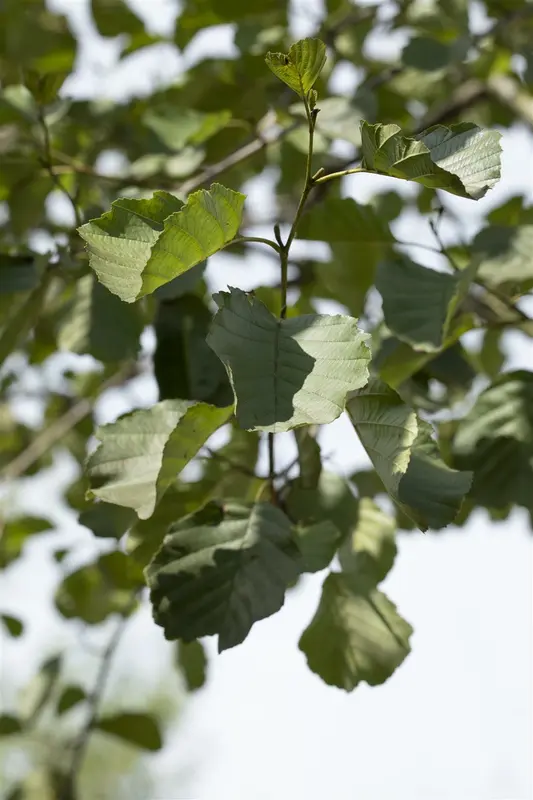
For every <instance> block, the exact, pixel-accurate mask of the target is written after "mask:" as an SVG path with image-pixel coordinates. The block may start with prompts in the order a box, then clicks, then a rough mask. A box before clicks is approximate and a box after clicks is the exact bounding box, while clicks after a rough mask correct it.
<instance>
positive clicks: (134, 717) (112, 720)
mask: <svg viewBox="0 0 533 800" xmlns="http://www.w3.org/2000/svg"><path fill="white" fill-rule="evenodd" d="M94 727H95V729H96V730H99V731H103V732H104V733H110V734H111V735H112V736H116V737H117V738H119V739H122V740H123V741H125V742H128V744H133V745H135V747H140V748H141V749H142V750H150V751H156V750H161V747H162V746H163V741H162V738H161V731H160V730H159V723H158V722H157V720H155V719H154V718H153V717H152V716H150V715H148V714H134V713H131V712H124V713H122V714H113V715H109V716H105V717H100V719H98V720H96V722H95V725H94Z"/></svg>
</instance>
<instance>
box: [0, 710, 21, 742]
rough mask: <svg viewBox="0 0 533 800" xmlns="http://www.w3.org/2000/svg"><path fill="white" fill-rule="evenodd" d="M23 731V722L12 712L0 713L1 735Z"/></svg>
mask: <svg viewBox="0 0 533 800" xmlns="http://www.w3.org/2000/svg"><path fill="white" fill-rule="evenodd" d="M21 732H22V724H21V722H20V720H19V719H18V718H17V717H14V716H13V715H12V714H0V737H2V736H11V735H13V734H14V733H21Z"/></svg>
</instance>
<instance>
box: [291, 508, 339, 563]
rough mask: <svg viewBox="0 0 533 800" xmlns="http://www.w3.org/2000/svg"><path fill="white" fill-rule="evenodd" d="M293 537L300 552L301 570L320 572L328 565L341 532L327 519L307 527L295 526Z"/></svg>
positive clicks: (335, 549) (337, 544)
mask: <svg viewBox="0 0 533 800" xmlns="http://www.w3.org/2000/svg"><path fill="white" fill-rule="evenodd" d="M295 539H296V544H297V545H298V549H299V550H300V553H301V554H302V561H303V569H302V571H303V572H320V570H322V569H326V568H327V567H329V565H330V563H331V560H332V558H333V556H334V555H335V553H336V552H337V547H338V546H339V544H340V541H341V539H342V533H341V532H340V531H339V529H338V528H337V527H336V526H335V525H334V524H333V523H332V522H330V521H329V520H323V521H322V522H316V523H315V524H314V525H310V526H309V527H297V528H296V529H295Z"/></svg>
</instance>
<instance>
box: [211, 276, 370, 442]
mask: <svg viewBox="0 0 533 800" xmlns="http://www.w3.org/2000/svg"><path fill="white" fill-rule="evenodd" d="M214 299H215V300H216V302H217V303H218V305H219V308H220V310H219V311H218V312H217V314H216V315H215V318H214V320H213V325H212V327H211V331H210V333H209V336H208V338H207V342H208V344H209V345H210V347H212V348H213V350H214V351H215V353H216V354H217V355H218V357H219V358H220V360H221V361H222V362H223V363H224V364H225V366H226V369H227V370H228V374H229V377H230V381H231V384H232V386H233V391H234V393H235V403H236V416H237V421H238V422H239V425H241V427H243V428H246V429H248V430H264V431H273V432H279V431H287V430H290V429H291V428H295V427H297V426H299V425H313V424H325V423H328V422H332V421H333V420H334V419H336V418H337V417H338V416H340V414H342V411H343V409H344V405H345V401H346V395H347V393H348V392H349V391H350V390H352V389H355V388H357V387H360V386H364V385H365V383H366V382H367V380H368V369H367V364H368V361H369V359H370V352H369V350H368V348H367V346H366V344H365V342H366V340H367V339H368V335H367V334H365V333H363V332H362V331H360V330H359V329H358V328H357V325H356V320H354V319H352V318H351V317H345V316H341V315H336V316H319V315H312V314H305V315H302V316H299V317H295V318H293V319H287V320H278V319H277V318H276V317H274V315H273V314H271V313H270V311H268V309H267V308H266V306H264V305H263V303H261V302H260V301H258V300H257V299H255V298H253V297H251V296H248V295H246V293H245V292H242V291H241V290H240V289H230V292H219V293H218V294H217V295H215V296H214Z"/></svg>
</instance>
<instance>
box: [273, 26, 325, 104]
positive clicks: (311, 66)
mask: <svg viewBox="0 0 533 800" xmlns="http://www.w3.org/2000/svg"><path fill="white" fill-rule="evenodd" d="M265 61H266V63H267V65H268V67H269V68H270V69H271V70H272V72H273V73H274V75H275V76H276V77H277V78H279V79H280V81H283V83H286V84H287V86H290V88H291V89H292V90H293V91H295V92H296V94H299V95H300V97H305V96H306V95H307V94H308V92H309V91H310V89H312V88H313V86H314V85H315V83H316V81H317V79H318V76H319V75H320V73H321V72H322V69H323V67H324V64H325V63H326V45H325V44H324V42H321V41H320V39H301V40H300V41H299V42H296V43H295V44H293V45H291V47H290V48H289V53H288V55H285V53H267V54H266V57H265Z"/></svg>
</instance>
